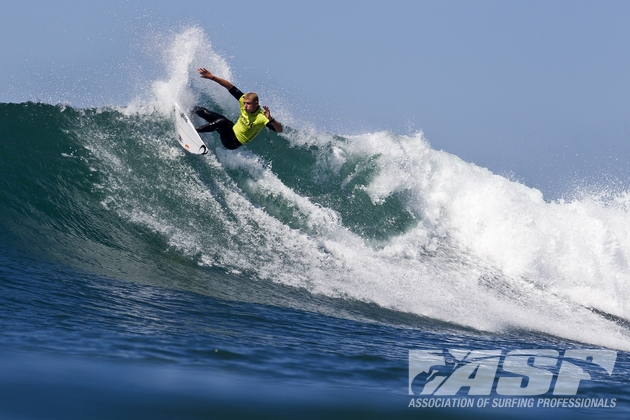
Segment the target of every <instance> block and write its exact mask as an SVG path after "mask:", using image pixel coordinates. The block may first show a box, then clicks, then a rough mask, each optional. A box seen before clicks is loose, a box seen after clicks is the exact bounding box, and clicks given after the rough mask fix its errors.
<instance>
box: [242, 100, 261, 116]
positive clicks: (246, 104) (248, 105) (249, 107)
mask: <svg viewBox="0 0 630 420" xmlns="http://www.w3.org/2000/svg"><path fill="white" fill-rule="evenodd" d="M243 108H245V112H247V113H248V114H251V113H252V112H256V111H257V110H258V101H250V100H248V99H245V100H244V101H243Z"/></svg>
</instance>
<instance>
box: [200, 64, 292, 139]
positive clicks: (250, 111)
mask: <svg viewBox="0 0 630 420" xmlns="http://www.w3.org/2000/svg"><path fill="white" fill-rule="evenodd" d="M197 71H198V72H199V74H200V75H201V77H202V78H204V79H210V80H212V81H213V82H217V83H218V84H220V85H221V86H223V87H224V88H226V89H227V90H228V91H229V92H230V94H232V96H234V97H235V98H236V100H237V101H238V102H239V104H240V107H241V114H240V116H239V117H238V120H236V124H235V123H233V122H232V121H230V120H228V119H227V118H226V117H224V116H223V115H221V114H218V113H216V112H213V111H210V110H208V109H206V108H203V107H200V106H196V107H195V108H193V113H194V114H195V115H198V116H199V117H201V118H203V119H204V120H206V121H208V124H206V125H202V126H200V127H196V130H197V132H199V133H207V132H211V131H218V132H219V136H220V137H221V143H223V146H225V148H226V149H230V150H233V149H236V148H239V147H241V146H242V145H244V144H245V143H247V142H250V141H251V140H253V139H254V137H256V136H257V135H258V133H260V131H261V130H262V129H263V128H264V127H267V128H269V129H270V130H273V131H275V132H278V133H282V124H280V123H279V122H278V121H276V119H275V118H273V117H272V116H271V112H270V111H269V107H268V106H263V107H262V108H261V107H260V105H258V95H256V94H255V93H254V92H250V93H247V94H244V93H243V92H241V91H240V90H239V89H238V88H237V87H236V86H234V85H233V84H232V83H230V82H228V81H227V80H225V79H221V78H220V77H217V76H215V75H214V74H212V73H210V72H209V71H208V70H207V69H205V68H200V69H197Z"/></svg>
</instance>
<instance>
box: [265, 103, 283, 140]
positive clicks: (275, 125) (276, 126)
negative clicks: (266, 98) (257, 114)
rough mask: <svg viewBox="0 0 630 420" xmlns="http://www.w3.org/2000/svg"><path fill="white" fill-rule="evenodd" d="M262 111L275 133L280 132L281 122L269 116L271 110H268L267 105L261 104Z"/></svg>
mask: <svg viewBox="0 0 630 420" xmlns="http://www.w3.org/2000/svg"><path fill="white" fill-rule="evenodd" d="M263 111H264V113H265V117H267V119H268V120H269V124H271V125H272V126H273V129H274V130H276V132H277V133H282V124H280V123H279V122H278V121H276V119H275V118H273V117H272V116H271V111H269V107H268V106H263Z"/></svg>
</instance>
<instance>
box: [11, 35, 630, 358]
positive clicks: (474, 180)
mask: <svg viewBox="0 0 630 420" xmlns="http://www.w3.org/2000/svg"><path fill="white" fill-rule="evenodd" d="M156 42H157V41H156ZM156 49H161V50H163V52H164V57H163V59H164V65H165V68H166V69H167V77H166V79H164V80H155V81H153V82H152V83H151V86H150V88H148V89H146V90H145V91H144V93H143V94H142V95H140V96H139V97H138V98H137V99H136V100H134V101H133V102H132V103H131V104H129V105H128V106H126V107H122V108H116V109H114V108H103V109H95V110H78V109H73V108H71V107H60V106H57V107H54V106H47V105H42V104H22V105H2V106H3V108H4V110H5V113H6V114H7V115H8V114H9V113H11V116H12V119H13V120H15V119H16V118H17V119H18V120H19V119H20V118H22V120H24V121H26V120H28V119H29V118H34V119H38V120H40V121H41V119H46V121H47V124H48V125H49V126H52V127H53V129H52V130H49V132H51V133H52V134H50V136H52V138H51V139H48V140H47V141H53V142H54V144H56V146H55V147H54V148H53V149H52V150H53V151H54V152H55V155H54V156H52V157H46V156H43V155H41V156H39V155H38V156H39V157H38V158H39V159H44V162H43V163H41V162H40V164H39V165H36V166H34V167H36V168H39V169H38V171H39V172H35V173H33V174H32V177H33V179H34V180H35V179H40V180H42V181H41V182H40V183H39V186H32V187H31V188H32V189H31V190H30V191H27V192H26V194H31V195H36V194H40V193H41V191H44V192H45V193H47V194H50V195H57V196H60V197H70V198H69V199H68V200H63V199H60V200H57V201H56V202H55V206H56V208H58V209H61V211H56V210H55V211H53V210H50V209H47V208H46V206H45V205H44V204H42V205H41V208H40V209H38V210H37V211H33V212H30V213H29V212H26V213H24V212H22V211H21V210H18V209H17V206H12V205H11V204H10V203H13V202H17V201H18V200H17V197H18V196H19V195H20V194H23V193H24V192H20V191H17V190H15V188H12V187H11V185H9V182H7V183H6V184H7V185H5V186H3V187H5V188H4V191H5V192H4V193H3V194H4V197H3V199H2V200H3V203H4V207H7V208H9V207H10V208H11V209H12V210H11V211H12V213H11V214H14V215H15V216H14V217H13V218H9V219H7V220H8V221H6V222H5V227H7V229H9V230H11V229H13V230H15V231H16V232H17V230H18V229H20V228H19V227H17V225H19V224H20V223H23V222H22V220H21V219H20V218H21V217H23V218H26V219H28V223H27V224H30V225H35V226H38V225H45V226H46V229H47V230H49V231H52V232H56V233H55V235H57V236H56V237H57V238H58V239H57V240H56V241H57V242H60V243H69V244H67V247H68V249H71V248H73V247H80V248H81V249H82V252H83V253H86V254H89V255H90V256H91V255H96V254H99V253H100V254H102V253H103V252H104V250H117V251H120V252H121V253H122V254H124V255H127V256H128V257H127V258H126V262H125V263H124V264H125V267H126V268H125V269H124V270H125V273H127V274H129V273H132V272H133V273H134V274H133V275H129V277H128V278H133V279H137V277H139V276H142V274H141V272H142V270H143V269H144V268H146V267H150V266H152V265H161V264H163V265H169V264H180V263H182V261H181V260H178V259H177V258H175V256H174V254H173V252H176V253H178V255H181V258H182V259H183V260H184V261H188V262H193V263H194V264H196V265H197V266H198V267H199V268H200V269H204V268H207V267H219V268H221V269H224V270H226V271H227V272H229V273H235V274H239V275H244V276H247V277H250V278H252V279H254V280H266V281H272V282H276V283H279V284H282V285H285V286H288V287H292V288H299V289H302V290H306V291H308V293H309V294H310V296H319V295H323V296H327V297H331V298H335V299H345V300H351V301H361V302H367V303H374V304H377V305H379V306H381V307H383V308H387V309H392V310H394V311H400V312H404V313H411V314H416V315H421V316H425V317H428V318H431V319H437V320H442V321H447V322H451V323H455V324H458V325H464V326H470V327H473V328H476V329H480V330H489V331H503V330H511V329H524V330H533V331H538V332H542V333H547V334H550V335H553V336H558V337H563V338H567V339H571V340H577V341H580V342H584V343H589V344H593V345H601V346H609V347H614V348H619V349H626V350H627V349H630V336H629V332H628V328H627V322H628V320H629V319H630V307H629V306H628V303H627V300H626V299H625V296H626V295H627V294H628V292H630V290H629V289H630V287H629V283H630V274H629V270H628V268H629V261H630V228H629V227H628V226H629V225H630V224H629V222H630V216H629V213H628V210H629V206H630V196H629V195H628V194H627V193H616V194H610V195H606V194H604V193H605V191H600V192H599V193H600V194H599V195H595V194H590V195H585V196H583V197H581V198H579V199H573V200H568V201H563V200H558V201H552V202H550V201H546V200H545V199H544V198H543V196H542V194H541V193H540V192H539V191H538V190H535V189H532V188H529V187H527V186H525V185H522V184H520V183H518V182H514V181H512V180H510V179H507V178H505V177H501V176H498V175H495V174H493V173H491V172H490V171H488V170H486V169H484V168H481V167H478V166H476V165H474V164H472V163H467V162H464V161H462V160H461V159H459V158H458V157H457V156H454V155H451V154H448V153H446V152H442V151H437V150H434V149H432V148H431V146H430V145H429V143H428V142H427V140H426V139H425V138H424V137H423V135H422V133H416V134H415V135H410V136H400V135H393V134H391V133H387V132H374V133H365V134H361V135H351V136H346V135H343V133H336V134H330V133H325V132H321V131H318V130H316V129H312V128H308V127H309V122H308V121H299V119H298V118H297V117H296V116H295V114H294V113H292V112H291V110H290V107H289V106H288V105H287V104H284V103H283V102H282V100H281V99H279V98H278V97H277V96H271V97H265V95H264V92H263V93H262V94H261V102H262V103H266V104H269V105H270V106H271V108H272V111H273V112H274V115H275V116H276V118H278V120H280V121H282V122H283V123H284V124H285V125H286V126H287V129H286V131H285V133H283V134H281V135H277V134H275V133H272V132H269V131H266V132H263V133H262V134H261V135H260V136H259V138H257V139H256V140H255V141H254V142H252V143H251V144H250V145H248V146H246V147H243V148H241V149H239V150H238V151H228V150H225V149H223V148H222V146H221V145H220V142H219V141H218V139H217V138H216V137H214V135H213V134H212V135H205V137H204V139H205V140H206V141H207V143H208V144H209V146H210V148H211V153H209V154H208V155H206V156H204V157H199V156H192V155H189V154H187V153H186V152H184V151H183V150H182V149H181V148H180V147H179V145H178V144H177V142H176V141H175V139H174V129H173V127H172V121H171V118H172V117H171V112H172V103H173V102H175V101H177V102H179V103H180V104H181V105H183V106H184V107H190V106H192V105H193V104H201V105H203V106H206V107H208V108H213V109H216V110H217V111H218V112H222V113H225V114H226V115H228V116H230V117H235V116H236V114H237V112H238V107H237V104H236V101H234V99H233V98H232V97H231V96H230V95H229V94H228V93H227V91H225V89H223V88H221V87H220V86H218V85H217V84H215V83H212V82H210V81H207V80H201V79H200V78H199V77H198V75H197V73H196V71H195V69H196V68H197V67H201V66H203V67H207V68H209V69H211V70H212V71H213V72H215V73H216V74H217V75H219V76H220V77H225V78H227V79H229V80H232V81H234V82H235V84H237V86H238V87H239V88H240V89H241V90H243V91H247V90H248V87H247V81H244V82H241V81H238V80H235V77H234V75H233V74H232V72H231V69H230V67H229V65H228V64H227V62H226V60H224V59H223V58H222V57H220V56H219V55H218V54H217V53H216V52H214V50H213V48H212V44H211V42H210V41H209V40H208V39H207V37H206V36H205V34H204V33H203V31H202V30H201V29H199V28H194V27H193V28H188V29H185V30H182V31H181V32H179V33H176V34H175V35H174V36H172V37H168V39H167V38H164V40H162V41H159V42H158V44H157V45H156ZM268 91H269V92H271V91H273V89H272V87H271V88H269V89H268ZM267 99H269V100H270V101H271V103H269V102H266V100H267ZM15 124H18V126H16V127H12V128H7V129H6V130H13V129H14V130H18V129H19V130H27V128H25V127H24V126H23V125H19V123H15ZM22 124H25V123H22ZM42 142H43V140H42ZM42 145H43V143H42ZM5 147H6V146H5ZM12 153H14V154H17V155H18V156H19V158H20V159H34V158H29V157H27V152H25V151H21V150H14V151H12ZM3 155H4V156H5V158H4V161H3V162H2V165H3V167H8V168H17V166H16V165H17V164H16V163H15V162H11V161H9V159H8V158H6V156H8V154H7V153H3ZM46 159H48V160H49V161H45V160H46ZM16 171H17V170H16ZM15 176H16V177H17V176H18V175H17V174H16V175H15ZM5 179H9V178H5ZM46 179H56V180H58V182H57V183H54V182H51V183H47V182H46V181H45V180H46ZM35 184H37V183H35ZM53 193H54V194H53ZM602 197H605V198H602ZM77 207H80V208H79V209H77ZM42 214H44V215H45V217H42ZM65 220H73V221H74V222H73V223H70V224H69V225H68V224H64V223H62V221H65ZM11 223H12V224H11ZM152 235H153V236H152ZM156 238H157V239H156ZM53 242H54V240H53ZM148 243H150V246H148V245H147V244H148ZM79 244H80V245H79ZM91 247H92V248H93V249H91ZM138 248H145V249H146V250H145V251H144V253H143V254H139V253H140V252H142V251H139V250H138ZM150 251H152V252H153V255H151V252H150ZM58 252H61V251H58ZM70 253H71V251H68V254H70ZM108 255H109V254H108ZM116 255H119V254H116ZM138 255H140V256H138ZM142 256H147V258H144V259H143V258H141V257H142ZM73 258H75V259H76V260H78V259H83V260H84V261H87V260H89V259H90V258H89V257H87V256H85V255H82V256H74V257H73ZM118 258H119V257H118V256H116V257H107V256H106V257H99V261H101V264H102V265H108V264H110V265H115V264H118V260H117V259H118ZM144 281H146V282H149V283H150V282H152V281H154V280H152V279H151V278H149V277H147V278H145V279H144ZM182 287H186V286H182ZM304 305H307V302H304Z"/></svg>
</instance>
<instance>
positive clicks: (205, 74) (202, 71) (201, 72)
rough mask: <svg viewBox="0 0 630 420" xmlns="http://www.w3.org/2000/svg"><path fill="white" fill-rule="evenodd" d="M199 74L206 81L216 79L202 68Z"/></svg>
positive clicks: (198, 70)
mask: <svg viewBox="0 0 630 420" xmlns="http://www.w3.org/2000/svg"><path fill="white" fill-rule="evenodd" d="M197 72H198V73H199V74H200V75H201V77H203V78H204V79H210V80H212V78H213V77H214V75H213V74H212V73H210V72H209V71H208V70H207V69H205V68H203V67H202V68H200V69H197Z"/></svg>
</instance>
